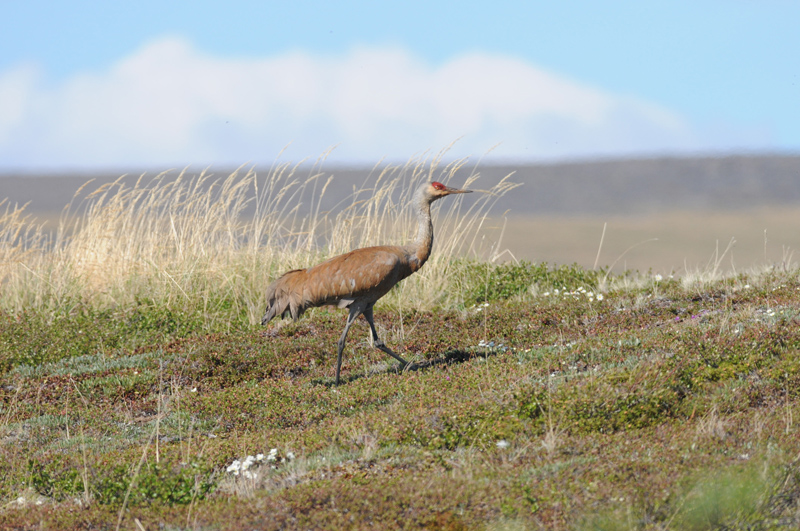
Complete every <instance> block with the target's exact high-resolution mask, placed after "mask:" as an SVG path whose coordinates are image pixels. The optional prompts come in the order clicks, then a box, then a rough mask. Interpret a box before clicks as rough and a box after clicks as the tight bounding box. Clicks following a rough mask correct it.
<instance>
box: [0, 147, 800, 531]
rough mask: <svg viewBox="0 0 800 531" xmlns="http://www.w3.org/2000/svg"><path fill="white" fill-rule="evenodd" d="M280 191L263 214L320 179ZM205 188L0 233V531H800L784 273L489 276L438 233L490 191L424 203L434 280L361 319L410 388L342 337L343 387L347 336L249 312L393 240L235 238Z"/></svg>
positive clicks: (241, 231)
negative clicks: (331, 263)
mask: <svg viewBox="0 0 800 531" xmlns="http://www.w3.org/2000/svg"><path fill="white" fill-rule="evenodd" d="M451 169H452V168H442V169H439V168H438V166H437V161H435V160H433V161H431V160H424V161H417V162H415V163H414V164H411V165H410V166H406V167H402V168H397V169H394V170H391V171H388V172H387V173H386V174H385V175H384V178H386V179H388V181H390V182H395V183H399V184H407V180H411V181H414V180H421V179H427V178H429V177H430V176H434V177H436V178H439V179H440V180H444V179H446V178H447V177H448V175H450V171H451ZM274 171H275V172H276V173H275V174H274V175H275V191H274V194H278V193H279V192H281V191H284V196H282V197H285V194H286V193H288V192H287V191H289V192H290V191H291V190H293V189H294V188H293V187H294V186H302V185H303V183H308V182H314V181H313V180H312V181H308V180H301V181H299V184H297V185H294V184H292V182H294V181H293V177H292V174H291V168H284V169H281V168H278V169H276V170H274ZM281 172H283V173H281ZM225 182H227V183H228V184H227V188H226V184H225V183H221V185H220V187H219V188H217V189H216V190H218V191H217V192H215V191H214V190H213V189H212V190H211V191H209V192H208V194H209V195H204V194H199V196H198V194H191V193H189V192H190V191H191V189H192V188H191V186H192V183H191V182H189V183H186V184H185V185H186V188H181V187H180V186H173V185H170V186H168V187H156V191H157V193H156V194H152V193H150V192H142V191H136V189H133V190H131V189H127V190H119V189H111V190H110V191H108V194H107V195H103V193H105V192H101V193H99V194H97V195H95V196H94V197H95V198H96V199H95V201H96V202H95V203H91V204H88V205H86V206H85V208H84V209H83V210H81V211H80V212H79V216H78V217H77V218H76V219H74V220H67V221H65V223H66V225H65V227H64V229H63V231H62V232H61V233H60V236H58V237H57V238H55V239H48V238H46V237H44V236H43V233H41V232H37V229H36V225H35V222H33V221H32V220H29V219H26V218H25V216H24V213H19V212H16V213H15V212H7V213H6V216H5V217H4V218H3V219H2V225H0V227H2V232H1V233H0V234H2V238H0V242H2V245H0V252H2V253H3V255H2V260H0V263H1V264H2V266H1V267H2V269H0V282H2V289H3V291H2V296H1V297H0V408H1V409H0V528H10V529H115V528H120V529H132V530H134V529H137V530H138V529H252V528H258V529H287V528H289V529H293V528H298V529H367V528H372V529H391V528H403V529H451V530H456V529H497V530H505V529H508V530H516V529H609V530H617V529H681V530H683V529H795V528H797V527H798V526H800V437H798V426H797V422H795V420H794V418H795V416H796V415H795V414H796V413H798V414H800V409H799V408H798V406H799V405H800V396H799V394H798V389H800V328H798V326H797V325H798V319H800V274H798V270H797V269H796V268H795V267H794V266H793V265H792V264H791V263H780V264H778V265H777V266H775V265H774V264H770V263H767V264H762V265H761V267H759V268H750V269H747V270H746V271H743V270H738V271H737V272H736V274H733V273H725V271H723V270H722V269H721V268H720V267H714V265H715V264H711V266H709V267H704V268H698V269H696V270H693V271H690V272H685V274H683V275H680V276H674V277H670V276H669V275H668V274H658V275H657V274H654V273H642V274H634V273H628V274H616V273H614V274H612V273H609V272H608V271H607V270H606V269H604V268H597V269H593V268H590V267H581V266H558V267H556V266H548V265H547V264H543V263H537V264H531V263H525V262H520V263H514V262H510V263H505V264H498V263H490V262H487V261H481V260H479V259H478V258H479V257H480V256H481V253H485V252H487V251H486V250H485V249H480V248H479V245H480V242H470V241H464V239H463V238H461V237H460V236H459V234H460V233H461V231H460V230H458V229H459V227H464V225H463V224H464V223H474V224H476V225H471V226H468V228H477V227H480V226H482V225H483V224H486V223H488V220H487V218H486V212H487V205H488V204H489V203H487V202H486V201H488V200H491V199H492V198H496V197H502V195H503V194H504V193H508V191H509V190H510V189H511V188H510V187H507V188H499V189H496V190H495V195H486V196H485V197H486V199H485V200H484V202H483V203H481V202H479V200H475V203H467V202H464V203H461V204H459V203H457V202H455V201H453V202H451V203H450V204H444V203H445V201H447V200H446V199H445V200H443V201H442V202H441V203H443V204H441V205H438V214H439V219H437V220H436V221H435V223H436V228H437V243H436V246H435V248H434V257H433V259H432V260H431V262H429V264H427V265H426V266H425V268H424V269H423V270H422V271H421V272H420V274H418V275H415V276H414V277H411V278H409V279H408V280H406V281H404V283H403V284H401V286H400V287H399V288H398V289H396V290H394V291H393V292H392V293H390V294H389V296H387V297H386V298H385V299H386V300H385V301H382V302H381V303H380V304H379V306H378V307H376V316H375V317H376V324H377V326H378V328H379V331H380V332H381V336H382V338H383V339H384V340H385V341H386V343H387V344H388V345H390V346H391V347H392V348H393V349H395V350H396V351H397V352H398V354H400V355H401V356H403V357H405V358H406V359H409V360H411V361H413V366H412V367H411V369H410V370H406V371H402V372H399V371H398V370H397V368H396V365H395V364H394V363H393V362H391V360H390V359H388V358H387V357H386V356H385V355H384V354H383V353H381V352H379V351H377V350H376V349H374V348H372V347H371V346H370V344H369V335H368V327H367V326H366V324H365V323H364V322H363V320H359V322H358V323H357V324H356V325H355V326H354V329H353V330H352V331H351V336H350V338H351V341H350V342H349V344H348V347H347V349H346V350H345V363H344V366H343V379H344V383H343V384H342V385H340V386H338V387H337V386H334V385H333V365H334V358H335V356H334V355H333V353H334V351H335V342H336V340H337V339H338V336H339V334H340V333H341V330H342V327H343V325H344V320H345V314H344V313H342V312H337V311H335V310H328V309H316V310H313V311H311V312H309V314H308V315H307V317H305V318H304V319H302V320H301V321H299V322H297V323H291V322H280V323H278V322H273V323H271V324H270V326H269V327H267V328H262V327H260V326H257V325H256V324H255V323H256V322H257V318H258V317H259V313H260V310H261V301H260V297H262V296H263V289H264V288H265V287H266V284H267V282H268V280H269V278H270V277H272V276H274V275H275V274H276V272H278V271H280V270H281V269H282V268H288V267H290V266H292V265H294V266H302V265H304V264H306V263H310V262H313V261H315V260H319V259H321V258H323V257H324V256H327V255H328V254H333V253H336V252H339V250H341V249H345V248H350V247H354V246H359V245H363V244H365V243H369V242H371V241H372V240H373V239H379V238H386V237H389V238H391V239H392V241H402V239H403V238H407V237H408V236H409V234H411V233H412V232H413V229H411V227H410V225H413V221H412V220H409V219H408V218H407V214H406V213H405V211H404V209H403V208H402V204H395V203H394V202H393V201H387V202H383V203H381V202H370V201H366V202H354V206H353V208H351V209H349V210H347V211H346V212H347V214H346V215H347V216H349V218H350V219H354V220H359V223H362V225H358V224H354V225H350V226H349V227H348V228H347V232H344V233H341V232H339V233H337V232H334V231H333V229H332V228H331V225H336V223H332V222H333V221H338V222H339V224H341V221H342V220H341V219H339V220H325V219H323V218H318V219H316V220H311V221H312V222H311V224H310V225H309V224H308V222H306V221H302V222H301V225H300V228H298V225H296V224H295V225H293V224H292V223H291V222H290V221H286V218H287V215H286V214H289V216H288V217H289V218H291V216H290V214H291V210H289V211H285V210H284V211H279V212H278V214H280V215H278V216H277V218H274V217H270V215H271V214H270V213H272V212H275V209H274V208H267V206H268V205H270V204H273V205H274V204H277V203H270V202H269V201H267V200H263V201H264V205H265V207H264V208H265V211H263V216H264V217H263V218H259V217H256V218H255V221H254V220H252V219H248V221H246V222H240V221H239V220H238V218H237V216H236V213H237V205H241V204H242V202H246V201H248V200H249V199H248V198H251V197H255V199H253V200H254V201H257V202H258V201H262V200H261V199H258V198H259V197H266V196H269V194H264V195H257V194H261V192H254V191H253V190H252V189H250V188H248V186H250V185H251V184H252V181H247V179H246V177H245V176H243V175H239V176H236V177H234V178H231V179H230V180H229V181H225ZM323 184H324V182H323ZM459 184H463V183H459ZM402 188H405V186H403V187H402ZM159 194H160V195H159ZM213 194H218V195H213ZM274 194H273V195H272V196H271V197H275V195H274ZM473 195H477V194H473ZM470 209H471V210H470ZM276 215H277V214H276ZM276 219H277V221H278V222H281V223H285V224H284V225H280V224H279V225H277V226H280V227H283V228H284V232H280V231H276V229H275V227H276V225H275V222H276ZM259 220H260V221H259ZM329 221H330V222H331V223H328V222H329ZM379 222H380V223H382V225H381V224H379ZM303 223H305V224H303ZM310 228H314V229H315V230H316V228H318V229H319V232H316V233H314V234H313V235H312V236H313V237H312V236H309V235H310V234H311V233H312V231H311V230H310ZM260 231H262V232H260ZM597 238H598V243H599V234H597ZM594 249H595V252H596V249H597V247H594ZM490 251H491V252H496V250H491V249H490Z"/></svg>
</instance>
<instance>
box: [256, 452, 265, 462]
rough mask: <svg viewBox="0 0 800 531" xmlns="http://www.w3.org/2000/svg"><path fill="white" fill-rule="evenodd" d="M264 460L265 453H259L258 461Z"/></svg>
mask: <svg viewBox="0 0 800 531" xmlns="http://www.w3.org/2000/svg"><path fill="white" fill-rule="evenodd" d="M263 460H264V454H257V455H256V461H263Z"/></svg>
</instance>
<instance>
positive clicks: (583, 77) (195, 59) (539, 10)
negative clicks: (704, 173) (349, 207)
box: [0, 0, 800, 171]
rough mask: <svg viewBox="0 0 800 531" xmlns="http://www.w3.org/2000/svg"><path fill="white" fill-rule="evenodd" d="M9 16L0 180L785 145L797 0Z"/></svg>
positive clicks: (799, 113) (796, 45)
mask: <svg viewBox="0 0 800 531" xmlns="http://www.w3.org/2000/svg"><path fill="white" fill-rule="evenodd" d="M223 4H224V5H223ZM2 11H3V19H4V21H3V24H2V26H3V31H0V171H10V170H20V169H21V170H31V171H34V170H39V169H83V168H86V169H101V168H103V169H107V168H121V169H124V168H128V167H133V168H141V167H147V168H160V167H175V166H178V167H183V166H186V165H208V164H212V165H227V164H241V163H246V162H251V163H268V162H270V161H272V160H274V159H275V158H276V157H277V156H278V154H279V153H280V152H281V150H282V149H283V148H284V147H285V146H287V145H288V146H289V147H288V148H287V150H286V152H285V154H284V155H283V156H284V158H289V159H293V160H298V159H301V158H305V157H312V158H314V157H316V156H318V155H319V154H320V153H322V152H323V151H325V150H326V149H327V148H330V147H332V146H334V145H335V146H337V147H336V149H335V150H334V152H333V154H332V155H331V159H332V160H333V161H336V162H349V161H356V162H363V163H373V162H377V160H378V159H380V158H382V157H387V158H389V159H394V160H405V159H406V158H408V157H410V156H412V155H414V154H415V153H419V152H421V151H425V150H434V151H435V150H438V149H440V148H442V147H444V146H446V145H448V144H449V143H450V142H451V141H453V140H456V139H460V140H458V142H457V143H456V144H455V147H453V148H452V151H451V153H452V154H453V155H454V156H463V155H470V156H475V157H479V156H481V155H483V154H484V153H485V152H486V151H487V150H489V149H490V148H492V147H493V146H495V145H496V144H499V145H498V146H497V147H496V148H495V149H494V150H493V151H492V152H491V154H490V157H494V158H495V159H510V160H515V161H523V160H536V161H538V160H562V159H571V158H593V157H609V156H610V157H618V156H619V157H625V156H650V155H663V154H678V155H680V154H695V153H730V152H741V151H746V152H797V151H800V31H798V28H799V27H800V2H793V1H792V2H790V1H779V0H767V1H760V2H757V1H755V0H750V1H743V0H727V1H708V0H695V1H691V2H688V1H687V2H684V1H679V0H672V1H647V2H642V1H641V0H639V1H630V2H628V1H607V2H586V1H584V2H576V1H560V2H538V1H528V2H502V1H496V2H461V3H460V4H458V5H457V6H456V5H455V3H453V2H435V1H423V2H415V1H411V2H408V1H407V2H392V3H389V2H304V1H293V2H255V1H252V2H245V1H240V2H236V1H229V2H224V3H222V2H198V1H194V2H182V1H172V2H168V1H164V0H162V1H160V2H154V1H138V2H130V3H121V2H114V3H112V2H99V1H70V2H62V1H58V0H55V1H54V0H51V1H47V2H44V1H38V0H29V1H26V2H17V1H11V0H5V1H3V2H2Z"/></svg>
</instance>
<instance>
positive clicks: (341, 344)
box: [336, 306, 361, 385]
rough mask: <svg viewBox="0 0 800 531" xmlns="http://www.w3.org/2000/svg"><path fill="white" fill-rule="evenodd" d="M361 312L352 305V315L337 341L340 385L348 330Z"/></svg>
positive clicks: (337, 369) (337, 370)
mask: <svg viewBox="0 0 800 531" xmlns="http://www.w3.org/2000/svg"><path fill="white" fill-rule="evenodd" d="M360 314H361V310H359V309H358V308H356V307H354V306H352V307H350V315H348V316H347V324H345V325H344V332H342V337H340V338H339V342H338V343H336V345H337V346H338V347H339V353H338V354H337V355H336V385H339V373H340V372H341V370H342V351H343V350H344V341H345V339H347V332H349V331H350V327H351V326H353V323H354V322H356V319H357V318H358V316H359V315H360Z"/></svg>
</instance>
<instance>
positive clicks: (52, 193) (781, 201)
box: [0, 155, 800, 216]
mask: <svg viewBox="0 0 800 531" xmlns="http://www.w3.org/2000/svg"><path fill="white" fill-rule="evenodd" d="M256 169H257V171H260V173H263V174H266V172H267V170H266V168H258V167H257V168H256ZM323 170H324V171H325V172H326V173H330V174H333V175H334V176H335V181H334V183H335V185H334V186H331V187H329V188H328V191H327V192H326V195H325V198H324V199H325V201H324V203H323V205H322V207H323V209H330V208H333V207H334V206H335V205H336V204H337V203H338V202H339V201H341V200H342V199H345V198H346V197H347V196H348V194H350V193H351V192H352V190H353V186H356V187H359V186H360V185H361V184H362V183H363V182H364V181H365V179H366V178H367V176H368V175H369V174H370V173H371V171H372V170H370V169H366V168H362V169H358V168H356V169H353V168H340V167H323ZM469 171H471V167H470V168H465V169H463V170H462V173H463V175H464V177H466V176H467V174H468V172H469ZM478 171H479V173H480V174H481V176H482V178H481V180H480V181H479V185H480V187H481V188H489V187H490V186H491V184H492V183H494V182H496V181H497V180H499V179H501V178H502V177H503V176H505V175H507V174H508V173H510V172H515V175H514V177H513V178H512V180H513V181H516V182H521V183H524V186H523V187H521V188H519V189H517V190H516V191H515V192H514V193H513V194H510V195H509V196H507V197H504V198H503V199H502V201H500V202H499V203H498V205H497V208H498V209H499V210H500V211H501V212H502V211H507V210H508V211H510V212H509V214H511V215H519V216H527V215H532V214H538V215H565V216H576V215H637V214H646V213H656V212H669V211H676V210H681V211H694V212H700V211H707V210H708V211H726V210H738V209H742V208H760V207H770V206H783V207H785V206H792V205H797V206H799V207H800V156H796V155H734V156H726V157H692V158H677V157H664V158H653V159H633V160H630V159H625V160H601V161H583V162H565V163H557V164H519V165H510V164H508V165H502V166H484V167H479V168H478ZM214 173H215V175H217V176H225V175H227V174H228V173H229V172H228V171H227V170H216V171H214ZM175 174H176V175H177V172H175ZM131 175H132V177H130V178H129V181H132V180H134V179H135V177H134V176H138V175H139V173H138V172H132V173H131ZM150 175H154V174H153V173H150ZM118 177H119V174H110V173H100V174H95V175H90V174H86V175H75V174H64V175H16V176H15V175H4V176H3V175H0V199H3V198H8V200H9V202H10V203H11V204H14V203H19V204H24V203H27V202H29V201H30V203H31V204H30V206H29V207H28V211H29V212H31V213H33V214H40V213H41V214H44V213H48V214H52V213H54V212H58V211H60V210H61V208H62V207H63V206H64V205H65V204H66V203H67V202H69V200H70V199H71V198H72V196H73V194H74V193H75V191H76V190H78V188H79V187H80V186H81V185H83V184H84V183H85V182H86V181H87V180H88V179H90V178H94V179H95V181H94V182H93V183H92V184H91V185H90V186H89V187H88V189H87V190H93V189H95V188H96V187H97V186H99V185H100V184H102V183H105V182H110V181H113V180H115V179H116V178H118ZM458 177H459V176H457V178H456V180H457V181H458Z"/></svg>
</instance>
